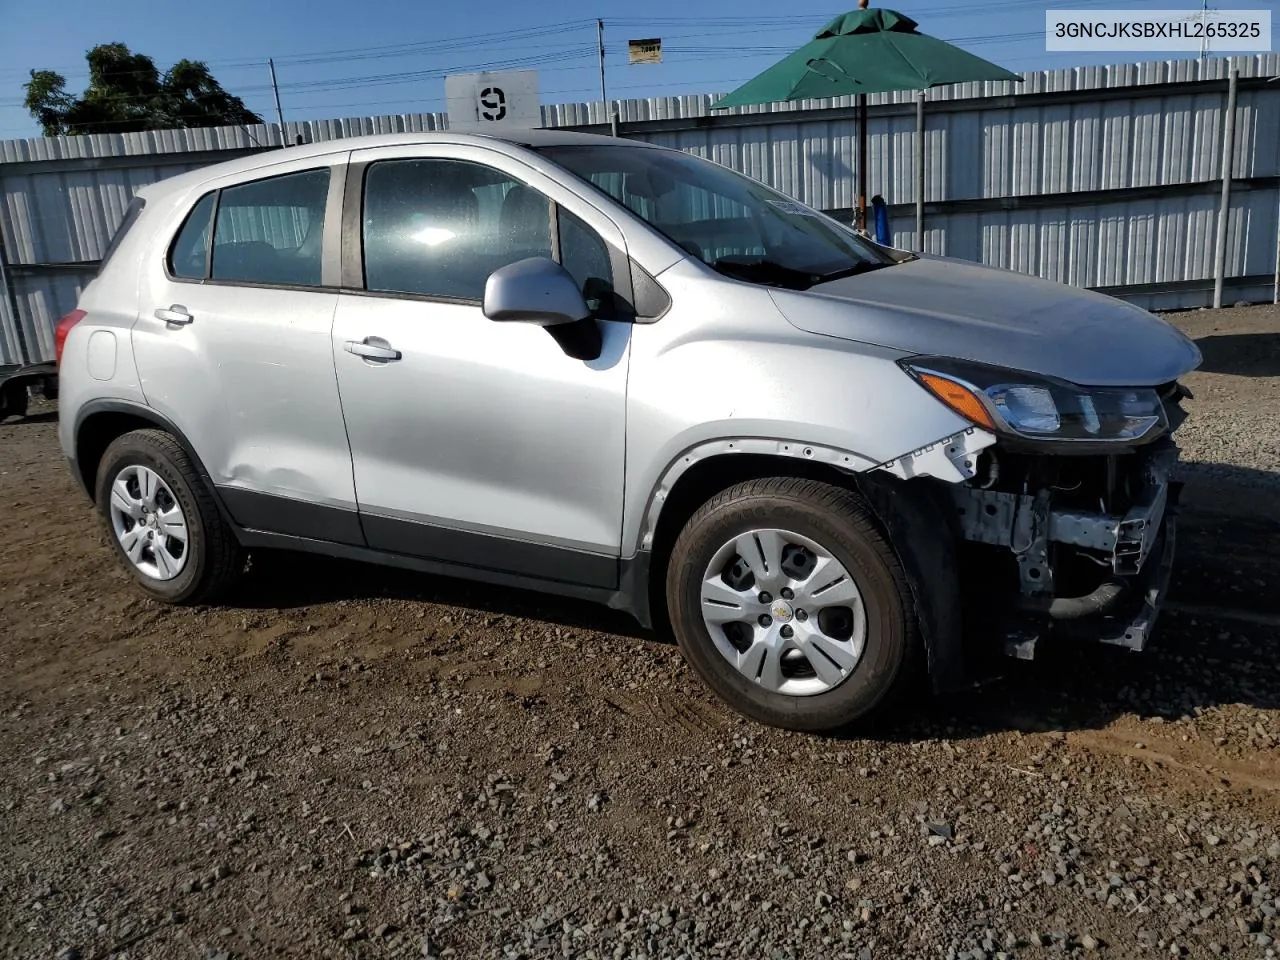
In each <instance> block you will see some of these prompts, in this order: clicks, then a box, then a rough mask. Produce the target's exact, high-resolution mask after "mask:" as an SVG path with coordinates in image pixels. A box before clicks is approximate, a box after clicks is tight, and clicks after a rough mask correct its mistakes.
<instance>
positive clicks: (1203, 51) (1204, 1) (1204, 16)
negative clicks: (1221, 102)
mask: <svg viewBox="0 0 1280 960" xmlns="http://www.w3.org/2000/svg"><path fill="white" fill-rule="evenodd" d="M1208 19H1209V0H1200V65H1201V67H1202V68H1203V66H1204V62H1205V60H1207V59H1208V58H1209V37H1208V36H1207V35H1206V34H1205V32H1204V31H1205V21H1206V20H1208ZM1201 76H1202V77H1203V74H1201Z"/></svg>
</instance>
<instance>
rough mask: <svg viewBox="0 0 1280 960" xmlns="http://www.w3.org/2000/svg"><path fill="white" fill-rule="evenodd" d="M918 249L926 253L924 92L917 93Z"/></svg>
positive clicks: (918, 91)
mask: <svg viewBox="0 0 1280 960" xmlns="http://www.w3.org/2000/svg"><path fill="white" fill-rule="evenodd" d="M916 249H917V250H920V251H922V252H923V251H924V91H923V90H917V91H916Z"/></svg>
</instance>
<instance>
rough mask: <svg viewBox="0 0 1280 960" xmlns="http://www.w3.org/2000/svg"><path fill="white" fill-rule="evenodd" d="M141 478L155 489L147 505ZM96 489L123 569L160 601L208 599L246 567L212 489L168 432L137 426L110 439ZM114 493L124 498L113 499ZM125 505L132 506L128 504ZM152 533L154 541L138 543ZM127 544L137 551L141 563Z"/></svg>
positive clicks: (179, 601) (208, 600) (214, 597)
mask: <svg viewBox="0 0 1280 960" xmlns="http://www.w3.org/2000/svg"><path fill="white" fill-rule="evenodd" d="M156 478H158V480H157V479H156ZM143 481H146V482H148V483H149V484H150V485H151V488H152V490H153V494H152V498H151V506H150V507H149V508H148V507H147V502H146V499H145V492H146V491H145V490H143V489H142V488H141V483H142V482H143ZM95 490H96V497H95V501H96V503H97V505H98V511H99V513H101V515H102V517H103V520H104V522H105V524H106V530H107V536H108V539H110V541H111V543H112V545H113V546H114V548H115V550H116V553H117V554H118V555H119V557H120V559H121V561H122V562H123V563H124V565H125V569H126V570H128V571H129V573H130V575H131V576H132V577H133V579H134V580H135V581H136V582H137V583H138V585H139V586H140V587H141V588H142V589H143V591H144V592H145V593H147V594H148V595H149V596H151V597H153V598H155V599H156V600H162V601H164V602H165V603H173V604H200V603H209V602H211V601H213V600H216V599H217V598H219V597H221V596H223V595H224V594H225V593H226V592H227V591H228V590H229V589H230V588H231V587H232V586H233V585H234V583H235V582H236V580H237V579H238V578H239V576H240V574H241V573H242V572H243V570H244V563H245V554H244V551H243V550H242V548H241V547H240V545H239V543H237V542H236V539H235V535H234V534H233V533H232V532H231V529H230V528H229V527H228V526H227V524H226V522H225V521H224V520H223V519H222V515H221V514H220V513H219V512H218V506H217V504H216V503H215V502H214V500H213V497H212V495H211V494H210V492H209V489H208V487H207V486H206V485H205V483H204V481H203V480H202V479H201V477H200V475H199V473H198V472H197V470H196V468H195V465H194V464H193V463H192V460H191V458H190V457H189V456H188V455H187V453H186V451H185V450H183V448H182V446H181V445H180V444H179V443H178V442H177V441H176V440H174V438H173V437H172V436H170V435H169V434H168V433H165V432H164V431H163V430H134V431H132V432H130V433H126V434H123V435H122V436H120V437H117V438H116V439H115V440H114V441H112V443H111V445H110V446H108V447H107V449H106V452H105V453H104V454H103V456H102V461H101V462H100V463H99V465H98V478H97V484H96V488H95ZM113 494H119V496H118V497H117V498H115V499H113ZM126 504H127V505H128V508H129V509H128V510H127V511H126V510H125V509H122V508H123V507H124V506H125V505H126ZM174 508H176V510H177V511H178V513H175V512H174ZM175 517H177V518H179V519H180V520H181V528H182V531H183V533H184V535H185V536H186V540H185V541H181V540H180V539H179V538H178V537H177V535H176V533H177V531H178V529H179V527H178V525H177V522H176V521H175V519H174V518H175ZM169 531H172V532H173V533H174V534H175V535H174V536H169V535H168V532H169ZM135 533H136V535H134V536H132V537H131V536H130V534H135ZM147 536H150V538H151V539H150V541H149V545H148V544H143V545H141V546H140V545H139V541H140V540H142V539H144V538H146V537H147ZM126 543H128V544H129V545H130V547H131V548H132V549H134V550H135V551H136V552H138V560H137V561H135V560H134V559H132V558H131V557H130V553H129V550H128V549H126ZM179 544H180V545H181V549H180V550H179V549H178V547H179ZM161 545H163V551H162V550H161V549H160V547H161Z"/></svg>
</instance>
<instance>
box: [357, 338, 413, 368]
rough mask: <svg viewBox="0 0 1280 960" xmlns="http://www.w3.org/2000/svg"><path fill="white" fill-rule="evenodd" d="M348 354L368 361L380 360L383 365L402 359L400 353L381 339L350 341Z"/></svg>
mask: <svg viewBox="0 0 1280 960" xmlns="http://www.w3.org/2000/svg"><path fill="white" fill-rule="evenodd" d="M346 351H347V353H354V354H355V355H356V356H357V357H364V359H366V360H379V361H381V362H383V363H390V362H391V361H392V360H399V359H400V356H401V354H400V351H399V350H397V349H396V348H395V347H393V346H391V344H389V343H387V341H385V340H383V339H382V338H381V337H365V338H364V339H363V340H348V341H347V343H346Z"/></svg>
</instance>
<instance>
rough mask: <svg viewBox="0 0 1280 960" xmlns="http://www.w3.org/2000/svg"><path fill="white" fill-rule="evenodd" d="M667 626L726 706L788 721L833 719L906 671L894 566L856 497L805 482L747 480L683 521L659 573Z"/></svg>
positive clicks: (906, 627) (906, 645) (912, 636)
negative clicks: (665, 600) (666, 606)
mask: <svg viewBox="0 0 1280 960" xmlns="http://www.w3.org/2000/svg"><path fill="white" fill-rule="evenodd" d="M667 596H668V604H669V607H670V613H671V622H672V627H673V629H674V630H675V633H676V638H677V640H678V641H679V643H680V647H681V649H682V650H683V651H684V654H685V657H686V658H687V659H688V661H689V663H690V664H691V666H692V667H693V668H694V670H696V671H697V672H698V674H699V675H700V676H701V677H702V678H703V680H704V681H706V683H707V684H708V685H709V686H710V687H711V688H712V689H713V690H714V691H715V692H716V693H717V694H718V695H719V696H720V697H721V698H722V699H724V700H725V701H726V702H727V703H728V704H729V705H730V706H731V707H733V708H734V709H735V710H737V711H739V712H740V713H743V714H745V715H746V716H748V717H751V718H753V719H755V720H759V721H761V722H763V723H767V724H771V725H774V726H780V727H788V728H791V729H796V730H824V729H830V728H833V727H839V726H843V725H845V724H848V723H850V722H852V721H855V720H857V719H859V718H862V717H864V716H866V715H867V714H869V713H871V712H872V711H873V710H875V709H876V708H877V707H880V706H883V705H884V704H886V702H887V701H888V700H889V699H890V698H891V696H892V695H893V694H894V693H895V692H896V691H897V689H898V688H899V687H900V686H901V685H902V684H903V682H904V681H905V679H906V678H907V677H908V676H909V674H910V672H911V671H910V666H911V663H912V661H913V655H914V653H915V650H916V645H917V633H916V619H915V612H914V606H913V604H912V602H911V595H910V591H909V588H908V586H907V580H906V576H905V573H904V572H903V569H902V566H901V564H900V563H899V562H898V559H897V556H896V555H895V553H894V551H893V550H892V549H891V547H890V546H889V544H888V542H887V541H886V540H885V539H884V536H883V534H882V533H881V532H880V530H879V528H878V526H877V525H876V523H875V522H874V520H873V518H872V515H871V513H870V511H869V510H868V509H867V507H866V506H865V504H864V503H863V501H862V499H861V498H860V497H858V496H857V494H855V493H853V492H852V491H849V490H846V489H843V488H841V487H836V486H832V485H829V484H824V483H819V482H816V481H812V480H800V479H794V478H781V477H780V478H771V479H763V480H752V481H749V482H746V483H742V484H739V485H737V486H735V487H732V488H730V489H729V490H726V491H724V492H723V493H720V494H718V495H717V496H716V497H714V498H713V499H712V500H710V501H709V502H707V503H706V504H705V505H703V507H702V508H701V509H699V510H698V511H697V512H696V513H695V514H694V515H693V517H691V518H690V520H689V522H688V523H687V524H686V525H685V528H684V530H683V532H682V533H681V534H680V536H679V538H678V539H677V541H676V544H675V547H674V548H673V550H672V556H671V563H670V565H669V566H668V573H667Z"/></svg>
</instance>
